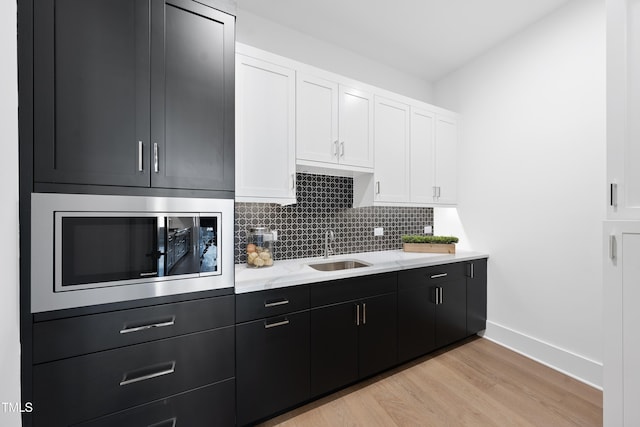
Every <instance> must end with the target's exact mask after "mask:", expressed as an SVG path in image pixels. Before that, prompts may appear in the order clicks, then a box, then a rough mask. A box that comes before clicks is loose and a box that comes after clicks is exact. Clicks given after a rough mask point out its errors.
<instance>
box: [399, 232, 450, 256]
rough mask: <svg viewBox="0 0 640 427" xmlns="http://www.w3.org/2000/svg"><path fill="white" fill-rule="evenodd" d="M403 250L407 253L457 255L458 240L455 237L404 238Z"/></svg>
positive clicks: (417, 236) (415, 236)
mask: <svg viewBox="0 0 640 427" xmlns="http://www.w3.org/2000/svg"><path fill="white" fill-rule="evenodd" d="M402 243H403V250H404V251H405V252H423V253H443V254H455V253H456V245H455V244H456V243H458V238H457V237H454V236H424V235H405V236H402Z"/></svg>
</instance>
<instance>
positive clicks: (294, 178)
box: [291, 173, 296, 190]
mask: <svg viewBox="0 0 640 427" xmlns="http://www.w3.org/2000/svg"><path fill="white" fill-rule="evenodd" d="M291 189H292V190H295V189H296V174H295V173H292V174H291Z"/></svg>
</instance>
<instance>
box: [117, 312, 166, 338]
mask: <svg viewBox="0 0 640 427" xmlns="http://www.w3.org/2000/svg"><path fill="white" fill-rule="evenodd" d="M175 323H176V316H171V317H170V318H169V319H168V320H160V321H159V322H156V323H151V324H147V325H140V326H128V325H126V324H125V325H124V327H123V328H122V329H121V330H120V333H121V334H128V333H130V332H140V331H146V330H147V329H153V328H162V327H164V326H173V325H175Z"/></svg>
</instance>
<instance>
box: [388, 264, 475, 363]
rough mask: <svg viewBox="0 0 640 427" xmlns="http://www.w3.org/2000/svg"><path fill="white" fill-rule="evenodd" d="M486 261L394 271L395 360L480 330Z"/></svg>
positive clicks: (424, 352) (405, 359) (425, 351)
mask: <svg viewBox="0 0 640 427" xmlns="http://www.w3.org/2000/svg"><path fill="white" fill-rule="evenodd" d="M486 266H487V260H486V259H482V260H474V261H472V262H460V263H453V264H445V265H441V266H434V267H425V268H416V269H412V270H404V271H400V272H398V358H399V360H400V362H405V361H408V360H411V359H413V358H416V357H418V356H422V355H424V354H427V353H429V352H431V351H433V350H435V349H437V348H440V347H444V346H446V345H449V344H451V343H454V342H456V341H459V340H461V339H463V338H465V337H467V336H470V335H473V334H475V333H477V332H479V331H481V330H483V329H485V326H486V304H487V303H486V301H487V296H486V292H487V291H486V280H487V279H486V274H487V270H486ZM472 276H473V277H472Z"/></svg>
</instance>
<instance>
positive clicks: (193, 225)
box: [160, 216, 200, 276]
mask: <svg viewBox="0 0 640 427" xmlns="http://www.w3.org/2000/svg"><path fill="white" fill-rule="evenodd" d="M160 234H162V235H163V239H164V243H165V245H164V250H161V251H162V252H163V253H164V260H163V261H164V263H163V266H162V267H163V269H164V275H165V276H176V275H184V274H197V273H198V272H199V271H200V258H199V253H198V249H197V244H198V240H199V235H198V217H197V216H167V217H166V218H165V221H164V230H163V231H162V232H161V233H160Z"/></svg>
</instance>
